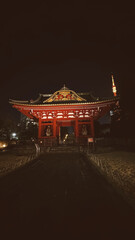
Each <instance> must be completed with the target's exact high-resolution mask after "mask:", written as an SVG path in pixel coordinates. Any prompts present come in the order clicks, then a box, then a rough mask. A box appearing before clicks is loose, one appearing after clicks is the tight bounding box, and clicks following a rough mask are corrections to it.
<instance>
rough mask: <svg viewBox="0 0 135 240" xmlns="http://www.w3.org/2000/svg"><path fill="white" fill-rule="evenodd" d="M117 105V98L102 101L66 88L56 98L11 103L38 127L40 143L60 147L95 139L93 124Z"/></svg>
mask: <svg viewBox="0 0 135 240" xmlns="http://www.w3.org/2000/svg"><path fill="white" fill-rule="evenodd" d="M117 101H118V98H117V96H115V97H113V98H112V99H106V100H99V99H97V98H95V97H93V96H92V94H91V93H76V92H74V91H73V90H70V89H68V88H67V87H65V86H64V87H63V88H61V89H60V90H58V91H56V92H55V93H53V94H39V97H38V98H37V99H36V100H30V101H19V100H12V99H10V101H9V102H10V104H12V107H13V108H16V109H17V110H18V111H20V112H21V113H23V114H24V115H26V116H27V117H28V118H30V119H33V120H34V121H36V122H37V123H38V139H39V140H40V141H41V140H42V142H44V144H47V143H48V142H51V144H57V143H59V144H60V143H64V141H66V139H72V140H73V141H74V142H76V143H80V142H83V143H87V142H88V140H89V139H94V137H95V133H94V121H95V120H97V119H99V118H101V117H102V116H104V115H105V114H106V113H107V112H108V111H110V110H112V109H113V108H115V105H116V103H117Z"/></svg>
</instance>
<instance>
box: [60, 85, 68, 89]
mask: <svg viewBox="0 0 135 240" xmlns="http://www.w3.org/2000/svg"><path fill="white" fill-rule="evenodd" d="M60 90H69V88H67V87H66V85H65V84H64V86H63V87H62V88H61V89H60Z"/></svg>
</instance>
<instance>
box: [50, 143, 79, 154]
mask: <svg viewBox="0 0 135 240" xmlns="http://www.w3.org/2000/svg"><path fill="white" fill-rule="evenodd" d="M49 152H50V153H71V152H79V146H69V145H60V146H55V147H51V148H50V151H49Z"/></svg>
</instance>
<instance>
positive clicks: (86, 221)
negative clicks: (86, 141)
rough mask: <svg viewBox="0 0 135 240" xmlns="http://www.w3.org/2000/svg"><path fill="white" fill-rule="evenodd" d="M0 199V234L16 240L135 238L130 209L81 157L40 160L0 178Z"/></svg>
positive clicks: (134, 217) (133, 215)
mask: <svg viewBox="0 0 135 240" xmlns="http://www.w3.org/2000/svg"><path fill="white" fill-rule="evenodd" d="M0 196H1V197H0V215H1V217H0V218H1V224H0V227H1V234H2V232H4V235H5V236H6V235H8V234H9V236H10V237H11V235H13V234H15V237H14V239H21V237H22V239H47V240H48V239H56V237H59V239H74V240H75V239H92V240H93V239H104V240H105V239H107V240H111V239H115V240H116V239H131V236H133V234H135V233H134V231H135V230H134V226H135V212H134V211H133V209H131V208H130V207H129V206H128V204H127V203H126V202H124V200H122V198H121V197H120V196H118V195H117V194H116V193H115V191H114V190H113V189H112V188H111V186H110V185H109V184H108V183H107V182H106V180H105V179H104V178H103V177H102V176H100V174H99V173H98V172H97V171H96V169H95V168H94V167H93V166H91V165H90V163H88V161H87V159H86V158H85V157H84V156H83V155H81V154H80V153H75V152H74V153H70V152H69V153H64V152H63V153H48V154H47V153H46V154H44V155H41V156H40V158H39V159H38V160H37V161H35V162H33V163H31V164H30V165H28V166H27V167H24V168H23V169H20V170H18V171H16V172H14V173H11V174H10V175H8V176H6V177H4V178H2V179H0ZM43 236H44V237H43ZM2 239H4V238H2ZM7 239H9V238H7Z"/></svg>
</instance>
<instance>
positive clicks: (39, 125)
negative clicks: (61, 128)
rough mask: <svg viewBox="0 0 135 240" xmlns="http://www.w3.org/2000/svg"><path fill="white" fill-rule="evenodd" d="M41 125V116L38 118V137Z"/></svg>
mask: <svg viewBox="0 0 135 240" xmlns="http://www.w3.org/2000/svg"><path fill="white" fill-rule="evenodd" d="M41 126H42V122H41V118H39V120H38V138H41Z"/></svg>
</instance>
